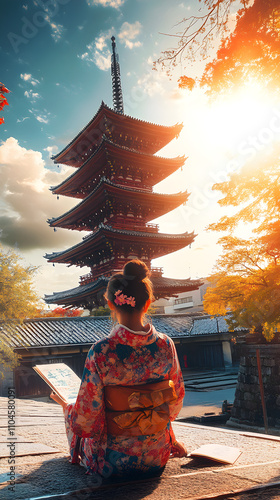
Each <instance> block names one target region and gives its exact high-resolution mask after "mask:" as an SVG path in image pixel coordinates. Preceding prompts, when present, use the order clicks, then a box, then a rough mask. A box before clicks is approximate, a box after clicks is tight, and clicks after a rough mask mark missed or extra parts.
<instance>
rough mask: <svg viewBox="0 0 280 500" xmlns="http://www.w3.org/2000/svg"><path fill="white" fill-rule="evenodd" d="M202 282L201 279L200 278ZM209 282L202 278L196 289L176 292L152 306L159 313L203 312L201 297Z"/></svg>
mask: <svg viewBox="0 0 280 500" xmlns="http://www.w3.org/2000/svg"><path fill="white" fill-rule="evenodd" d="M201 281H202V282H203V279H202V280H201ZM208 286H210V284H209V283H208V282H207V281H206V280H204V282H203V284H202V285H201V286H200V287H199V288H198V289H197V290H192V291H186V292H182V293H178V294H176V297H171V298H170V299H160V300H157V301H156V302H154V304H153V307H154V308H155V310H156V311H157V312H158V313H160V314H181V313H199V312H203V297H204V295H205V292H206V290H207V288H208Z"/></svg>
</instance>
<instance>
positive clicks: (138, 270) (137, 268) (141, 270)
mask: <svg viewBox="0 0 280 500" xmlns="http://www.w3.org/2000/svg"><path fill="white" fill-rule="evenodd" d="M123 275H124V276H127V277H130V278H135V279H136V280H137V281H143V280H144V279H145V278H147V277H149V276H150V271H149V269H148V267H147V266H146V264H145V263H144V262H142V261H141V260H137V259H135V260H130V261H129V262H127V264H125V266H124V268H123Z"/></svg>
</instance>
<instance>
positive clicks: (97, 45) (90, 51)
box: [78, 28, 114, 71]
mask: <svg viewBox="0 0 280 500" xmlns="http://www.w3.org/2000/svg"><path fill="white" fill-rule="evenodd" d="M113 31H114V30H113V28H111V29H110V30H108V31H106V32H102V33H100V35H99V36H97V37H96V38H95V39H94V41H93V42H91V43H90V44H89V45H87V47H86V48H87V50H86V52H84V53H83V54H80V55H78V57H79V59H82V60H83V61H87V62H88V63H94V64H95V65H96V66H97V67H98V68H99V69H101V70H102V71H107V69H109V68H110V67H111V52H110V50H109V48H108V40H110V39H111V36H112V34H113Z"/></svg>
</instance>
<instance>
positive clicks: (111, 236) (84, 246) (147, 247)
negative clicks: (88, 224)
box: [45, 224, 195, 267]
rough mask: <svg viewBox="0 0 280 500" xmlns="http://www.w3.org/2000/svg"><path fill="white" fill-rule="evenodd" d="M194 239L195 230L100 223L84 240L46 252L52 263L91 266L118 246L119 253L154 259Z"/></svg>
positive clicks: (110, 254)
mask: <svg viewBox="0 0 280 500" xmlns="http://www.w3.org/2000/svg"><path fill="white" fill-rule="evenodd" d="M194 238H195V235H194V233H188V232H185V233H182V234H165V233H152V232H151V233H150V232H144V231H143V232H142V231H133V230H125V229H117V228H113V227H111V226H109V225H105V224H100V225H99V227H98V229H97V230H95V231H93V232H92V233H91V234H90V235H89V236H86V237H84V238H83V240H82V241H81V242H80V243H78V244H76V245H74V246H73V247H71V248H69V249H67V250H63V251H62V252H53V253H52V254H46V255H45V258H46V259H48V262H53V263H55V262H60V263H62V262H63V263H66V264H70V265H76V266H80V267H83V266H89V267H90V266H93V265H95V264H99V263H100V262H101V261H102V260H103V259H111V258H113V256H114V252H116V249H117V250H118V253H120V252H123V254H124V255H125V257H126V258H128V259H129V258H130V257H129V255H135V256H137V257H138V258H142V256H143V255H146V258H148V259H149V260H151V259H155V258H157V257H161V256H162V255H167V254H168V253H171V252H175V251H176V250H180V249H181V248H184V247H185V246H187V245H190V244H191V243H192V242H193V240H194ZM126 254H129V255H126ZM139 254H140V255H139Z"/></svg>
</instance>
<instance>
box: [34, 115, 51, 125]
mask: <svg viewBox="0 0 280 500" xmlns="http://www.w3.org/2000/svg"><path fill="white" fill-rule="evenodd" d="M35 118H36V120H38V122H40V123H49V119H48V118H47V117H46V115H37V116H35Z"/></svg>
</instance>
